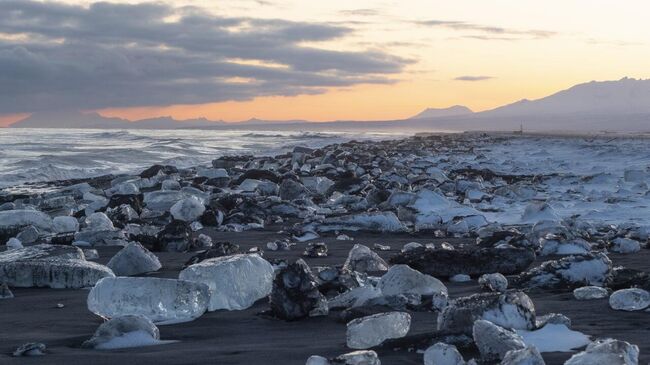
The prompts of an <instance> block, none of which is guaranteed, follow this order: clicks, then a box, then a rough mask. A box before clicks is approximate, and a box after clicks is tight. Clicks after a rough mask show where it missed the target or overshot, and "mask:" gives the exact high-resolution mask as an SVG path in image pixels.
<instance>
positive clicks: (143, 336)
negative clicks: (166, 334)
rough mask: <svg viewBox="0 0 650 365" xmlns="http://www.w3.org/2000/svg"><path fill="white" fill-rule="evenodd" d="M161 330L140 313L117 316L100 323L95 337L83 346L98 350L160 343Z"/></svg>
mask: <svg viewBox="0 0 650 365" xmlns="http://www.w3.org/2000/svg"><path fill="white" fill-rule="evenodd" d="M166 342H173V341H160V331H159V330H158V327H156V325H155V324H153V322H151V320H150V319H149V318H147V317H145V316H140V315H126V316H120V317H115V318H113V319H110V320H108V321H107V322H104V323H102V324H101V325H99V327H98V328H97V330H96V331H95V334H94V335H93V337H92V338H91V339H89V340H87V341H85V342H84V343H83V344H82V345H81V347H83V348H92V349H98V350H108V349H118V348H130V347H141V346H151V345H158V344H162V343H166Z"/></svg>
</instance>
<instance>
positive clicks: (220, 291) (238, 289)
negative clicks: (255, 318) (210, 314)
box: [178, 254, 273, 311]
mask: <svg viewBox="0 0 650 365" xmlns="http://www.w3.org/2000/svg"><path fill="white" fill-rule="evenodd" d="M178 277H179V278H180V279H182V280H187V281H197V282H201V283H205V284H207V285H208V287H209V288H210V303H209V305H208V310H209V311H214V310H217V309H227V310H242V309H246V308H248V307H250V306H251V305H253V304H254V303H255V302H256V301H257V300H259V299H261V298H264V297H266V296H268V295H269V294H270V293H271V289H272V288H273V266H272V265H271V264H270V263H269V262H268V261H266V260H264V259H263V258H261V257H260V256H259V255H257V254H252V255H246V254H244V255H233V256H223V257H217V258H213V259H208V260H204V261H201V262H199V263H197V264H194V265H191V266H189V267H187V268H186V269H184V270H183V271H181V272H180V274H179V276H178Z"/></svg>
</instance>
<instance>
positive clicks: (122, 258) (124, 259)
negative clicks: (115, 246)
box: [106, 242, 162, 276]
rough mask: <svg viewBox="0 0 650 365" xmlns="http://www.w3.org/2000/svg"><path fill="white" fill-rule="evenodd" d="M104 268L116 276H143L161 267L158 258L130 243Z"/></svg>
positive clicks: (134, 243)
mask: <svg viewBox="0 0 650 365" xmlns="http://www.w3.org/2000/svg"><path fill="white" fill-rule="evenodd" d="M106 266H108V267H109V268H110V269H111V270H113V272H114V273H115V275H117V276H131V275H138V274H144V273H147V272H152V271H158V270H160V268H161V267H162V265H161V264H160V261H159V260H158V257H156V255H154V254H153V253H152V252H150V251H149V250H147V249H146V248H144V247H143V246H142V245H141V244H139V243H137V242H131V243H129V244H128V245H126V247H124V248H123V249H121V250H120V251H118V252H117V253H116V254H115V256H113V257H112V258H111V260H110V261H109V262H108V264H107V265H106Z"/></svg>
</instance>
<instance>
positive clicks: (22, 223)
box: [0, 209, 52, 235]
mask: <svg viewBox="0 0 650 365" xmlns="http://www.w3.org/2000/svg"><path fill="white" fill-rule="evenodd" d="M27 226H34V227H36V228H38V229H43V230H46V231H49V230H51V229H52V219H50V216H48V215H47V214H45V213H43V212H39V211H37V210H28V209H16V210H5V211H0V233H2V232H7V231H10V230H14V231H15V233H13V234H11V235H14V234H17V233H18V232H20V229H21V228H23V227H27Z"/></svg>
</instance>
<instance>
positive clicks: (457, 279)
mask: <svg viewBox="0 0 650 365" xmlns="http://www.w3.org/2000/svg"><path fill="white" fill-rule="evenodd" d="M449 281H451V282H452V283H466V282H468V281H472V278H471V277H470V276H469V275H465V274H456V275H454V276H452V277H450V278H449Z"/></svg>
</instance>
